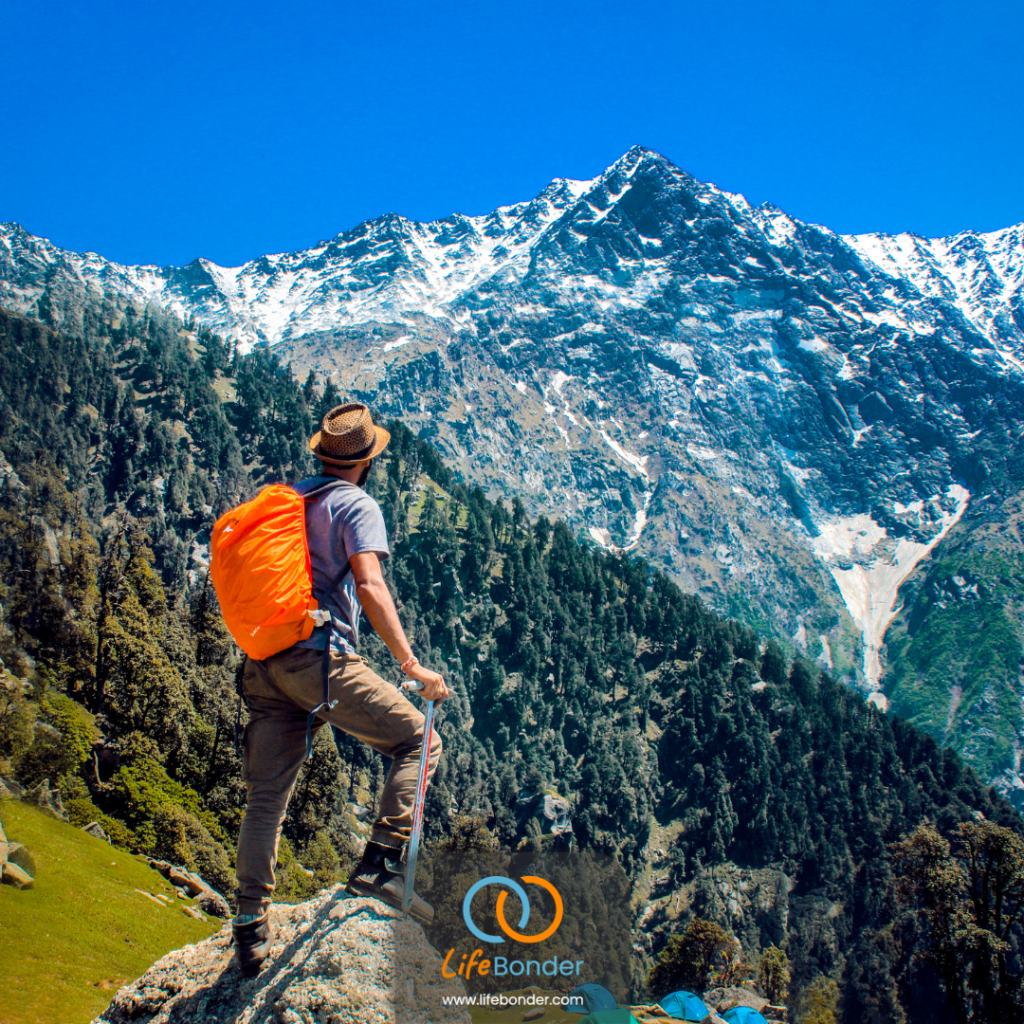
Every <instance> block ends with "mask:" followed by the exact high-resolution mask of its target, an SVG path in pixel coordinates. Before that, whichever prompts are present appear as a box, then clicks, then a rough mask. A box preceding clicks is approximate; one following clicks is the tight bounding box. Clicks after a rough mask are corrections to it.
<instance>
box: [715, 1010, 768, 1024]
mask: <svg viewBox="0 0 1024 1024" xmlns="http://www.w3.org/2000/svg"><path fill="white" fill-rule="evenodd" d="M722 1020H724V1021H726V1022H727V1024H768V1021H766V1020H765V1019H764V1017H762V1016H761V1014H759V1013H758V1012H757V1010H752V1009H751V1008H750V1007H749V1006H734V1007H733V1008H732V1009H731V1010H726V1011H725V1013H723V1014H722Z"/></svg>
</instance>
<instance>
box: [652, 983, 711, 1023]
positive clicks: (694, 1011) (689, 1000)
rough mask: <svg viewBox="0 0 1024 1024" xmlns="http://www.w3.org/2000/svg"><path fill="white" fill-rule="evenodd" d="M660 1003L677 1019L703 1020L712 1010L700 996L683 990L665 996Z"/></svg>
mask: <svg viewBox="0 0 1024 1024" xmlns="http://www.w3.org/2000/svg"><path fill="white" fill-rule="evenodd" d="M658 1005H659V1006H660V1007H661V1008H662V1009H663V1010H664V1011H665V1012H666V1013H667V1014H668V1015H669V1016H670V1017H675V1018H676V1020H694V1021H697V1020H703V1019H704V1018H705V1017H706V1016H707V1015H708V1014H709V1013H710V1012H711V1011H710V1010H708V1008H707V1007H706V1006H705V1005H704V1000H703V999H701V998H700V996H698V995H694V994H693V993H692V992H686V991H683V990H680V991H679V992H673V993H672V995H670V996H665V998H664V999H662V1000H661V1001H660V1002H659V1003H658Z"/></svg>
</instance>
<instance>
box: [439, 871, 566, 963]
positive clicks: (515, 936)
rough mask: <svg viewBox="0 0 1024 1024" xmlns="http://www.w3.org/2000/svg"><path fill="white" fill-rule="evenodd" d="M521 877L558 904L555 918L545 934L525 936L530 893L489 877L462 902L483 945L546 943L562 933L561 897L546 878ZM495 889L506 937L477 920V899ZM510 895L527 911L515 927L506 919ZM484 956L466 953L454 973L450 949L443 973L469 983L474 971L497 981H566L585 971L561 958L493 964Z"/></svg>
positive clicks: (467, 921)
mask: <svg viewBox="0 0 1024 1024" xmlns="http://www.w3.org/2000/svg"><path fill="white" fill-rule="evenodd" d="M520 877H521V880H522V881H523V882H525V883H526V885H535V886H539V887H540V888H541V889H544V890H545V891H546V892H547V893H548V894H549V895H550V896H551V898H552V900H553V901H554V904H555V914H554V918H553V919H552V921H551V923H550V924H549V925H548V926H547V927H546V928H545V929H543V931H540V932H537V933H536V934H535V935H525V934H524V933H523V931H522V929H523V928H525V927H526V926H527V924H528V923H529V920H530V897H529V896H528V895H527V892H526V889H525V888H524V887H523V886H522V885H520V884H519V882H517V881H515V879H512V878H508V877H506V876H505V875H489V876H488V877H487V878H481V879H480V881H479V882H474V883H473V885H471V886H470V888H469V891H468V892H467V893H466V895H465V898H464V899H463V901H462V920H463V921H464V922H465V924H466V927H467V928H468V929H469V930H470V932H471V933H472V934H473V935H474V936H475V937H476V938H477V939H479V940H480V941H481V942H487V943H491V944H494V943H501V942H505V941H506V940H508V939H512V940H513V941H514V942H522V943H535V942H543V941H544V940H545V939H550V938H551V936H552V935H554V934H555V932H556V931H558V927H559V925H561V923H562V918H563V916H564V914H565V907H564V905H563V903H562V897H561V894H560V893H559V892H558V890H557V889H556V888H555V887H554V886H553V885H552V884H551V883H550V882H549V881H548V880H547V879H545V878H540V877H538V876H537V875H522V876H520ZM491 885H496V886H500V887H501V891H500V892H499V893H498V899H497V904H496V906H495V910H494V915H495V917H496V918H497V921H498V927H499V928H500V929H501V931H502V932H504V936H501V935H490V934H488V933H487V932H485V931H484V930H483V929H482V928H480V927H479V926H478V925H477V923H476V922H475V921H474V920H473V913H472V905H473V897H474V896H476V894H477V893H478V892H480V891H481V890H482V889H485V888H487V887H488V886H491ZM509 892H513V893H515V894H516V896H517V897H518V899H519V903H520V905H521V906H522V908H523V909H522V912H521V913H520V915H519V921H518V922H517V923H516V926H515V927H513V926H512V925H510V924H509V922H508V919H507V917H506V915H505V901H506V900H507V898H508V894H509ZM483 952H484V951H483V949H474V950H473V952H472V953H470V954H466V953H463V954H462V962H461V963H460V964H459V967H458V970H455V971H453V970H450V968H449V965H450V963H451V960H452V958H453V956H454V955H455V950H454V949H450V950H448V955H447V956H446V957H445V958H444V963H443V964H442V965H441V973H442V974H443V975H444V976H445V977H446V978H455V977H464V978H467V979H468V978H469V977H470V975H471V974H472V972H473V971H474V970H475V971H476V974H477V976H479V977H485V976H486V975H488V974H492V975H494V976H496V977H504V976H507V975H512V976H514V977H521V976H522V975H524V974H525V975H531V974H536V975H538V976H541V975H546V976H547V977H549V978H550V977H553V976H555V975H563V976H565V977H569V976H570V975H576V974H579V973H580V971H581V969H582V967H583V961H582V960H575V961H574V960H562V959H560V958H558V957H552V958H551V959H549V960H545V961H544V962H543V963H542V962H540V961H538V960H525V961H524V960H516V959H509V958H508V957H503V956H495V957H494V959H493V962H492V960H491V959H490V958H485V957H484V955H483Z"/></svg>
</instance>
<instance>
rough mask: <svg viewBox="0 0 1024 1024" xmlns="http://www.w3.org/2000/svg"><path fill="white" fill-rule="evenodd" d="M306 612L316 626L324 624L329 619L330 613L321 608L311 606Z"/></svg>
mask: <svg viewBox="0 0 1024 1024" xmlns="http://www.w3.org/2000/svg"><path fill="white" fill-rule="evenodd" d="M306 614H307V615H308V616H309V617H310V618H311V619H312V620H313V622H314V623H315V624H316V628H317V629H319V628H320V627H321V626H326V625H327V624H328V623H329V622H330V621H331V613H330V612H329V611H326V610H325V609H323V608H311V609H310V610H309V611H307V612H306Z"/></svg>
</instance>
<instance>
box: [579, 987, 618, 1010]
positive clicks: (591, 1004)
mask: <svg viewBox="0 0 1024 1024" xmlns="http://www.w3.org/2000/svg"><path fill="white" fill-rule="evenodd" d="M618 1005H619V1004H618V1002H617V1001H616V999H615V996H613V995H612V994H611V992H609V991H608V989H606V988H605V987H604V986H603V985H595V984H593V982H587V984H586V985H580V986H579V988H574V989H573V990H572V991H571V992H570V993H569V1005H568V1006H567V1007H566V1009H567V1010H568V1011H569V1012H570V1013H593V1012H594V1011H595V1010H615V1009H617V1008H618Z"/></svg>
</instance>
